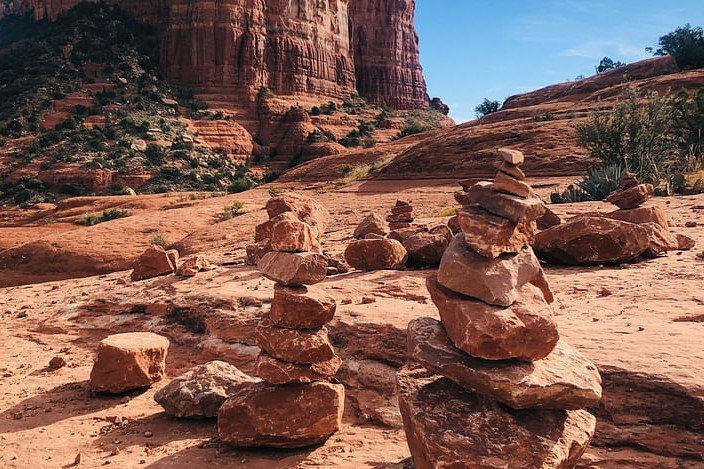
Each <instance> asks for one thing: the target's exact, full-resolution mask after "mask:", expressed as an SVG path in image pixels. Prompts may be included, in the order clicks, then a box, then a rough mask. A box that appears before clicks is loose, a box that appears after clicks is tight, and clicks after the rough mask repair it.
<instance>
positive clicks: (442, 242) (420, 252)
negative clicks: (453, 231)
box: [403, 228, 451, 267]
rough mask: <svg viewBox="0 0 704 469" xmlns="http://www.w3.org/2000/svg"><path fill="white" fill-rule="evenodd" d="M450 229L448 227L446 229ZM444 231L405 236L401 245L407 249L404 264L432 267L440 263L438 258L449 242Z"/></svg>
mask: <svg viewBox="0 0 704 469" xmlns="http://www.w3.org/2000/svg"><path fill="white" fill-rule="evenodd" d="M447 231H448V232H449V231H450V230H449V228H448V230H447ZM450 239H451V238H450V237H448V236H447V234H446V233H442V234H433V233H430V232H428V233H417V234H414V235H413V236H410V237H408V238H406V240H405V241H404V242H403V247H404V248H406V251H408V260H407V261H406V264H407V265H409V266H411V267H434V266H437V265H438V264H440V259H442V255H443V254H444V253H445V250H446V249H447V246H448V245H449V244H450Z"/></svg>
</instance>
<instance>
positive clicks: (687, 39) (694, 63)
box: [646, 24, 704, 70]
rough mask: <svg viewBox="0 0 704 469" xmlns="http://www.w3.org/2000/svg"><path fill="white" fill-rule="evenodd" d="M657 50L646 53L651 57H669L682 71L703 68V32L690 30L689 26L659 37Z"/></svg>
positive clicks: (649, 49) (649, 50)
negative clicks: (650, 54) (651, 54)
mask: <svg viewBox="0 0 704 469" xmlns="http://www.w3.org/2000/svg"><path fill="white" fill-rule="evenodd" d="M658 45H659V46H660V47H658V49H656V50H655V51H653V48H652V47H648V48H646V51H648V52H652V53H653V55H671V56H672V57H673V58H674V59H675V61H676V62H677V66H678V67H680V68H681V69H683V70H687V69H693V68H701V67H704V30H702V28H701V27H699V28H692V27H691V26H690V25H689V24H686V25H684V26H681V27H679V28H677V29H675V30H674V31H673V32H671V33H669V34H666V35H664V36H661V37H660V40H659V41H658Z"/></svg>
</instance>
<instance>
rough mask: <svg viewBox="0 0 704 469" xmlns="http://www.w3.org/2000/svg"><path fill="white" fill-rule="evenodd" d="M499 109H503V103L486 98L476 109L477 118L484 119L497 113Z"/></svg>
mask: <svg viewBox="0 0 704 469" xmlns="http://www.w3.org/2000/svg"><path fill="white" fill-rule="evenodd" d="M499 109H501V103H499V102H498V101H490V100H488V99H486V98H484V101H482V102H481V104H479V105H478V106H477V107H475V108H474V113H475V114H476V115H477V117H484V116H488V115H489V114H493V113H495V112H497V111H498V110H499Z"/></svg>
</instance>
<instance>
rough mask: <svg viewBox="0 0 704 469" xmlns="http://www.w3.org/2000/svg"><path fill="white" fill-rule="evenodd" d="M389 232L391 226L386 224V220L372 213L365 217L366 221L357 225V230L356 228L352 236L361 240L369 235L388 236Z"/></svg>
mask: <svg viewBox="0 0 704 469" xmlns="http://www.w3.org/2000/svg"><path fill="white" fill-rule="evenodd" d="M388 232H389V225H387V224H386V222H385V221H384V219H383V218H381V216H379V215H377V214H376V213H371V214H369V215H367V216H366V217H364V220H362V221H361V222H360V223H359V225H357V228H355V230H354V233H353V234H352V236H354V237H355V238H357V239H360V238H364V237H365V236H367V235H368V234H376V235H380V236H386V234H387V233H388Z"/></svg>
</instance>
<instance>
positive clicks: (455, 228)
mask: <svg viewBox="0 0 704 469" xmlns="http://www.w3.org/2000/svg"><path fill="white" fill-rule="evenodd" d="M447 226H448V227H449V228H450V231H452V234H453V235H456V234H457V233H459V232H460V230H461V228H460V220H459V218H458V217H457V215H455V216H454V217H452V218H450V219H449V220H447Z"/></svg>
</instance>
